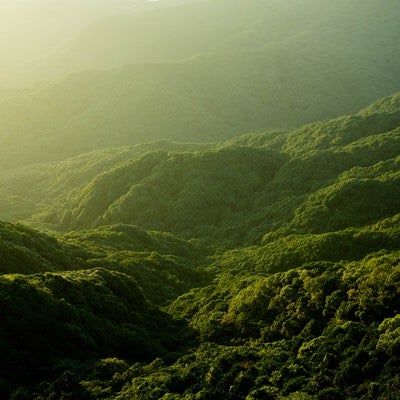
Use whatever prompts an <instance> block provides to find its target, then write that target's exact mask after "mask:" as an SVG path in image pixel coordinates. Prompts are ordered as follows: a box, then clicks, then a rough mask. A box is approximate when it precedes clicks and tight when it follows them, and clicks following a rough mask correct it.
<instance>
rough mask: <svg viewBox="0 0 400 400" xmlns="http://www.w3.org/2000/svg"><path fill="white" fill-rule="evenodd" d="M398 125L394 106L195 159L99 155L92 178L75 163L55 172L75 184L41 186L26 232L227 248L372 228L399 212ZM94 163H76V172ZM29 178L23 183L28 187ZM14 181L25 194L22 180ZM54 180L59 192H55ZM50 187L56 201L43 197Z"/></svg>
mask: <svg viewBox="0 0 400 400" xmlns="http://www.w3.org/2000/svg"><path fill="white" fill-rule="evenodd" d="M396 97H397V95H395V96H394V97H393V99H395V98H396ZM385 101H386V102H389V103H395V100H393V101H392V100H390V98H387V99H386V100H385ZM373 107H374V106H371V109H373ZM398 115H400V114H399V111H398V110H395V107H394V106H392V110H391V112H385V111H383V112H381V109H378V111H377V112H370V113H369V114H368V115H366V114H365V111H362V112H361V113H358V114H355V115H351V116H347V117H340V118H338V119H335V120H328V121H324V122H320V123H313V124H310V125H306V126H305V127H303V128H300V129H299V130H295V131H293V132H274V131H272V132H267V133H265V134H261V133H260V134H255V135H247V136H241V137H239V138H237V139H232V140H230V141H228V142H226V143H220V144H217V145H214V148H212V147H210V148H207V149H204V150H198V151H196V152H186V153H185V152H170V153H168V152H161V151H160V152H148V153H146V154H142V155H141V154H140V153H139V154H138V155H137V156H136V157H134V154H133V153H131V150H128V149H125V150H116V153H115V157H116V158H115V159H114V156H110V157H109V156H108V155H107V154H109V153H107V152H106V153H104V154H105V155H106V157H104V159H103V158H101V157H100V158H99V160H100V161H98V168H97V167H95V168H93V170H91V169H89V170H88V171H91V172H90V173H86V172H85V171H86V168H87V167H84V168H83V169H82V170H80V168H79V165H80V162H81V161H79V160H80V158H76V159H73V160H71V161H70V162H64V163H61V164H54V166H55V168H53V169H54V170H58V169H60V171H63V170H64V168H66V167H67V166H68V165H74V163H76V166H77V168H76V169H74V170H73V171H74V174H72V175H71V176H72V177H73V179H74V180H75V182H76V184H74V185H73V186H71V187H69V184H68V182H69V178H68V174H67V175H66V177H65V179H64V178H63V176H64V175H63V173H62V172H61V173H60V175H54V172H50V174H49V175H48V176H47V177H46V175H45V176H43V177H42V183H41V185H40V186H39V189H40V190H39V191H38V192H37V195H38V196H40V195H41V194H42V193H44V198H47V204H44V205H43V206H42V207H41V208H40V207H38V209H37V210H40V209H41V210H42V212H38V213H36V214H35V215H34V216H33V218H32V219H31V222H33V223H35V224H38V226H47V227H52V228H57V229H63V230H68V229H84V228H89V227H94V226H99V225H104V224H115V223H121V222H122V223H126V224H133V225H139V226H142V227H144V228H145V229H151V230H159V231H170V232H173V233H174V234H177V235H181V236H183V237H185V238H187V239H190V238H193V237H197V238H203V239H206V240H208V242H209V243H214V244H215V243H217V242H219V243H221V244H222V243H223V244H224V245H229V246H230V247H232V246H235V245H237V244H250V243H257V242H258V241H259V240H261V238H262V237H263V235H264V234H266V233H268V232H275V231H276V229H278V228H279V229H280V230H282V229H283V226H285V230H284V231H283V232H284V234H286V233H288V232H292V233H299V232H300V233H323V232H329V231H335V230H341V229H344V228H346V227H351V226H364V225H370V224H372V223H375V222H377V221H378V220H380V219H382V218H386V217H390V216H391V215H394V214H396V213H398V212H400V208H399V207H400V204H399V203H398V199H397V198H398V176H397V175H398V155H399V152H400V135H399V128H398V127H399V125H400V121H399V117H398ZM171 149H173V148H171ZM182 149H184V147H183V148H182ZM100 154H101V153H93V154H92V155H88V156H82V163H83V164H84V163H85V161H84V160H86V159H90V158H91V157H96V156H97V155H99V156H100ZM126 155H129V156H130V155H132V156H133V158H132V159H130V157H128V158H126V157H125V156H126ZM127 159H128V161H124V160H127ZM101 160H102V161H101ZM119 161H120V162H119ZM57 165H59V167H56V166H57ZM95 165H97V163H94V166H95ZM43 168H44V170H46V168H48V167H47V166H43ZM32 171H33V172H31V173H30V174H28V175H27V177H28V178H29V179H32V180H34V179H35V169H33V170H32ZM50 171H51V169H50ZM12 176H13V175H11V177H12ZM15 176H17V177H18V174H17V175H15ZM19 176H20V177H21V186H24V182H26V178H25V180H24V178H23V176H21V175H19ZM55 176H58V177H59V178H60V179H63V180H64V181H65V182H66V184H65V185H64V186H63V185H60V186H58V188H57V185H58V184H57V183H56V184H54V183H53V182H51V179H53V178H52V177H55ZM49 178H50V179H49ZM13 182H15V179H12V178H11V179H10V180H9V183H13ZM78 182H81V184H80V185H78V184H77V183H78ZM54 185H55V187H56V188H57V191H56V193H58V196H59V199H60V200H58V201H57V198H56V197H55V196H53V195H52V194H53V193H54V192H53V191H52V190H48V189H49V188H51V187H52V186H54ZM13 186H14V188H15V187H16V186H15V183H14V184H13ZM25 186H26V185H25ZM46 188H47V190H46ZM46 193H47V194H46ZM12 194H13V195H14V196H15V195H19V196H21V197H22V198H24V199H25V200H26V202H28V203H29V202H33V201H37V200H38V197H35V196H33V195H32V192H30V191H27V190H25V192H24V191H21V192H19V193H18V192H16V191H15V189H14V191H13V192H12ZM50 204H51V205H52V207H49V205H50ZM335 210H336V211H335ZM357 210H358V211H357ZM360 210H363V211H360ZM34 211H35V209H31V213H30V215H32V214H33V213H34ZM244 221H245V222H244ZM277 232H279V231H277ZM276 234H279V233H276V232H275V233H274V235H276Z"/></svg>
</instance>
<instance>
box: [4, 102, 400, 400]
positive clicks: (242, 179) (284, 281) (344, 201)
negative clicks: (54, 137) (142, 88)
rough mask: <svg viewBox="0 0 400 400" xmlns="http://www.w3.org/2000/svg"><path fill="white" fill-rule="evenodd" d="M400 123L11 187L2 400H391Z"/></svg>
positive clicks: (23, 179) (359, 122) (164, 149)
mask: <svg viewBox="0 0 400 400" xmlns="http://www.w3.org/2000/svg"><path fill="white" fill-rule="evenodd" d="M398 110H399V102H398V95H395V96H392V97H390V98H386V99H383V100H381V101H379V102H377V103H376V104H374V105H372V106H370V107H369V108H367V109H365V110H363V111H361V112H360V113H359V114H356V115H352V116H347V117H341V118H339V119H335V120H329V121H325V122H320V123H313V124H310V125H307V126H305V127H303V128H300V129H299V130H297V131H292V132H283V131H268V132H266V133H258V134H250V135H245V136H240V137H238V138H234V139H231V140H229V141H228V142H222V143H216V144H210V145H205V146H200V147H199V146H196V145H190V144H189V145H178V144H176V143H168V142H164V143H154V144H149V145H141V146H136V147H124V148H115V149H110V150H104V151H100V152H94V153H89V154H85V155H81V156H79V157H75V158H73V159H69V160H65V161H63V162H60V163H53V164H50V165H45V164H44V165H38V166H34V167H32V168H29V169H28V168H25V169H20V170H16V171H13V172H12V173H10V174H9V176H7V174H4V175H3V178H2V182H3V186H2V190H3V191H4V193H5V194H6V195H7V196H8V199H9V201H10V203H11V204H15V199H19V201H20V202H21V204H22V205H23V207H22V206H21V207H22V208H21V209H20V210H19V211H18V209H16V210H15V212H16V215H18V212H20V213H21V214H20V215H23V216H25V217H29V218H30V222H31V223H34V224H36V226H41V227H46V228H51V229H52V230H53V231H52V233H49V234H44V233H40V232H38V231H36V230H33V229H31V228H28V227H26V226H24V225H21V224H15V223H10V222H2V223H1V224H0V261H1V262H0V267H1V269H0V271H1V273H2V274H3V276H2V277H0V305H1V310H2V324H1V326H0V351H1V354H2V358H1V361H0V391H1V396H2V397H4V398H7V397H10V398H11V399H13V400H17V399H19V400H43V399H53V398H54V399H64V400H66V399H71V400H72V399H73V400H79V399H82V400H83V399H85V400H88V399H89V400H90V399H93V400H98V399H111V398H112V399H121V400H122V399H142V400H146V399H149V400H153V399H164V400H167V399H187V400H189V399H204V400H208V399H209V400H214V399H226V400H232V399H246V400H255V399H260V400H261V399H263V400H264V399H273V400H284V399H291V400H328V399H329V400H330V399H338V400H340V399H343V400H344V399H346V400H347V399H354V400H355V399H362V400H372V399H374V400H375V399H379V400H387V399H392V398H393V399H394V398H396V396H397V392H398V390H400V381H399V379H398V369H399V368H400V353H399V346H398V334H399V329H400V322H399V315H400V293H399V287H400V281H399V279H400V269H399V260H400V225H399V223H400V203H399V200H398V199H399V198H400V184H399V174H400V172H399V162H400V159H399V150H400V144H399V143H400V135H399V125H400V124H399V122H400V121H398V117H397V115H398V112H399V111H398ZM156 149H158V150H156ZM28 182H32V183H34V184H32V185H31V186H30V187H28V185H27V183H28ZM13 202H14V203H13ZM4 207H5V208H4V210H5V211H4V214H5V215H8V217H9V218H12V213H11V211H12V210H10V209H9V208H7V205H5V206H4ZM22 209H23V210H24V212H22V211H21V210H22ZM71 229H75V230H74V231H71ZM146 229H147V230H146ZM57 230H58V231H57ZM22 274H25V275H22Z"/></svg>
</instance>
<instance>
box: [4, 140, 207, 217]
mask: <svg viewBox="0 0 400 400" xmlns="http://www.w3.org/2000/svg"><path fill="white" fill-rule="evenodd" d="M208 146H209V145H207V144H190V143H173V142H167V141H162V142H160V141H158V142H151V143H143V144H138V145H135V146H126V147H118V148H108V149H104V150H98V151H94V152H90V153H85V154H81V155H79V156H76V157H73V158H70V159H66V160H64V161H61V162H58V163H52V164H36V165H33V166H32V165H29V166H27V167H22V168H17V169H16V170H12V171H2V172H0V193H1V195H2V196H1V198H0V214H1V218H2V219H11V220H16V219H23V218H26V217H29V216H31V215H32V213H33V212H35V211H40V210H43V209H44V208H47V207H49V206H51V205H52V204H54V202H57V200H59V199H60V198H61V201H65V196H66V195H67V194H68V193H72V192H74V191H77V190H79V189H82V188H83V187H85V186H86V185H87V184H88V183H89V182H90V181H91V180H92V179H93V178H95V177H96V176H97V175H99V174H101V173H103V172H106V171H107V170H109V169H111V168H113V167H115V166H116V165H118V164H119V163H123V162H124V161H128V160H131V159H134V158H135V157H138V156H139V155H141V154H144V153H146V152H149V151H154V150H165V151H175V152H181V151H182V152H184V151H193V150H198V149H199V150H200V149H206V148H207V147H208Z"/></svg>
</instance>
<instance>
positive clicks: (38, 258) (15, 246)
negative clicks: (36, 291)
mask: <svg viewBox="0 0 400 400" xmlns="http://www.w3.org/2000/svg"><path fill="white" fill-rule="evenodd" d="M86 256H87V254H86V253H85V251H83V250H82V249H80V248H78V247H75V246H72V245H66V244H65V243H61V242H60V241H58V240H57V239H55V238H54V237H51V236H48V235H45V234H43V233H39V232H38V231H35V230H33V229H31V228H28V227H26V226H23V225H13V224H10V223H5V222H0V274H7V273H34V272H43V271H58V270H62V269H79V268H83V267H85V266H87V264H86V263H85V261H84V258H85V257H86Z"/></svg>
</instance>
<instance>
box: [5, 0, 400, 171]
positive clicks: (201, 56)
mask: <svg viewBox="0 0 400 400" xmlns="http://www.w3.org/2000/svg"><path fill="white" fill-rule="evenodd" d="M214 3H215V4H214ZM271 4H272V5H271ZM398 7H399V6H398V5H397V3H395V2H387V6H385V7H383V6H382V3H379V4H378V3H377V2H376V1H372V0H371V1H369V2H367V3H365V2H363V3H361V2H358V1H356V2H339V3H338V2H334V3H329V4H326V3H321V2H316V1H311V0H310V1H309V2H306V4H305V5H304V4H300V2H295V3H292V2H290V3H288V2H273V3H269V2H261V1H255V2H245V3H243V2H227V3H225V2H221V3H220V2H213V3H212V4H210V2H199V3H195V4H187V5H184V6H180V7H176V8H168V9H165V10H160V11H157V12H156V11H152V12H148V13H146V14H145V15H147V17H143V19H139V20H138V21H137V23H136V22H132V21H131V20H130V18H131V17H128V16H125V17H123V19H124V21H125V20H126V21H127V22H126V23H120V21H119V19H118V18H117V19H116V20H115V21H114V20H111V21H109V22H107V24H108V23H111V22H112V24H114V25H113V26H118V27H120V30H122V31H124V29H128V31H129V29H131V28H132V29H139V30H140V29H142V28H141V24H150V25H151V26H153V28H154V29H150V28H149V27H144V28H143V31H144V32H151V34H143V32H142V34H140V35H139V33H138V32H136V33H135V32H133V33H129V32H125V31H124V33H121V34H120V35H121V37H123V38H124V40H125V41H124V42H123V44H122V45H121V48H122V49H121V50H120V53H121V54H123V55H125V54H129V51H127V50H126V49H132V53H134V54H136V55H137V59H136V60H131V61H129V60H125V61H121V62H120V63H119V64H118V68H116V69H114V70H112V71H98V70H97V71H94V70H89V71H86V72H80V73H76V74H72V75H70V76H68V77H67V78H63V79H60V80H57V81H56V82H55V83H49V84H40V85H37V86H35V88H34V89H30V90H27V91H26V92H25V94H24V95H18V96H16V97H14V98H12V99H10V98H8V99H5V100H4V101H2V102H0V118H1V121H2V126H1V131H0V140H1V150H0V155H1V160H2V161H1V166H2V168H8V167H11V166H16V165H20V164H21V163H32V162H43V161H52V160H60V159H63V158H65V157H68V156H73V155H77V154H79V153H82V152H85V151H91V150H94V149H98V148H102V147H106V146H116V145H126V144H134V143H139V142H143V141H149V140H154V139H169V140H179V141H209V140H210V139H212V140H220V139H224V138H228V137H232V136H234V135H237V134H239V133H244V132H252V131H259V130H262V129H265V128H293V127H295V126H300V125H302V124H304V123H307V122H311V121H315V120H321V119H325V118H328V117H334V116H337V115H342V114H347V113H349V112H355V111H357V110H358V109H360V108H361V107H364V106H366V105H367V104H369V103H371V102H372V101H374V100H375V99H377V98H379V97H382V96H384V95H388V94H391V93H392V92H393V91H395V90H397V89H398V88H399V87H400V80H399V78H398V77H399V76H400V74H399V60H398V57H397V54H398V52H396V51H395V49H396V46H397V36H398V35H397V29H398V28H397V27H398V26H399V24H398V22H399V21H398V15H399V12H398ZM228 11H232V13H229V16H230V17H229V18H226V17H225V16H226V15H227V14H228ZM163 13H167V14H168V16H162V15H163ZM183 16H185V18H184V17H183ZM132 18H133V17H132ZM135 18H136V17H135ZM146 21H147V22H146ZM149 21H150V22H149ZM179 21H181V23H182V24H183V25H182V24H181V25H180V24H179ZM104 23H105V24H106V22H104ZM212 27H213V29H211V28H212ZM200 28H201V29H200ZM93 29H94V28H93ZM171 30H173V31H174V32H175V33H174V34H173V35H172V37H170V36H171V35H170V34H167V33H170V31H171ZM100 31H101V32H103V28H102V29H100ZM118 31H119V30H118V29H114V30H113V32H114V34H113V35H111V34H108V33H104V32H108V30H107V29H105V28H104V32H103V34H104V35H106V36H107V37H108V36H109V38H108V42H109V45H108V47H109V48H112V49H113V50H115V51H117V50H116V49H118V43H119V40H120V39H118V38H116V37H115V35H117V33H115V32H118ZM203 31H204V32H206V33H204V37H203V34H200V33H199V32H203ZM196 35H197V36H196ZM213 35H214V36H213ZM98 36H100V37H98ZM177 36H179V40H178V39H177ZM194 36H196V37H195V38H194ZM95 37H96V38H97V39H96V40H98V43H99V44H98V48H101V49H106V48H107V46H106V44H105V42H107V40H105V39H104V40H103V39H101V35H100V34H99V35H98V34H97V33H96V34H93V40H95V39H94V38H95ZM121 40H122V39H121ZM129 40H133V41H136V42H137V43H136V42H135V43H126V41H129ZM165 41H166V42H168V41H169V42H168V43H170V45H169V44H168V43H166V42H165ZM150 42H151V43H153V44H151V43H150ZM197 42H201V43H200V44H198V43H197ZM196 43H197V44H196ZM174 46H175V47H177V48H178V50H182V49H181V48H180V47H181V46H184V47H185V46H187V49H186V50H185V51H182V52H181V53H179V51H178V50H176V51H175V50H174ZM87 47H88V48H89V49H91V48H92V47H95V46H94V44H93V45H88V46H86V45H85V48H87ZM140 48H142V49H143V52H145V50H146V51H150V52H151V51H153V52H154V54H155V55H156V54H159V55H160V57H159V58H156V57H155V56H154V57H150V56H148V57H147V56H144V55H143V56H140V53H141V51H140ZM149 49H150V50H149ZM157 49H158V50H160V49H162V51H163V52H165V53H168V54H169V52H170V54H171V55H170V56H169V57H168V56H167V55H166V54H165V55H163V56H162V55H161V53H162V52H161V50H160V51H158V50H157ZM81 53H83V54H85V55H87V54H90V51H89V50H86V51H84V52H83V51H82V52H81ZM99 57H100V56H99ZM66 58H67V59H68V60H69V61H68V63H67V62H66V61H65V62H63V64H65V65H67V64H68V65H70V61H71V60H73V59H74V56H73V55H71V54H69V55H68V56H66ZM94 58H97V57H94ZM104 59H105V60H117V59H118V57H117V56H116V55H114V54H111V55H110V54H109V53H108V52H107V51H106V50H105V55H104ZM127 62H132V63H133V64H131V65H129V66H126V65H125V64H126V63H127ZM122 65H124V66H122ZM88 67H91V68H94V69H99V68H100V67H101V62H100V61H99V63H98V64H96V63H93V64H91V65H89V64H88V65H86V66H85V68H88ZM108 67H117V65H109V66H107V68H108ZM76 69H78V68H76ZM100 69H101V68H100Z"/></svg>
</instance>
